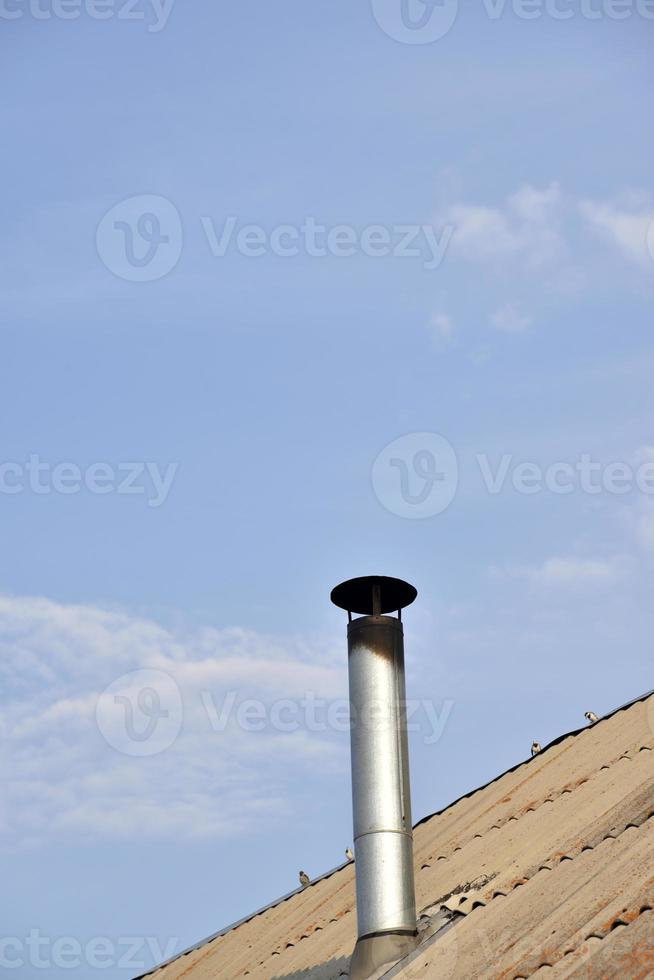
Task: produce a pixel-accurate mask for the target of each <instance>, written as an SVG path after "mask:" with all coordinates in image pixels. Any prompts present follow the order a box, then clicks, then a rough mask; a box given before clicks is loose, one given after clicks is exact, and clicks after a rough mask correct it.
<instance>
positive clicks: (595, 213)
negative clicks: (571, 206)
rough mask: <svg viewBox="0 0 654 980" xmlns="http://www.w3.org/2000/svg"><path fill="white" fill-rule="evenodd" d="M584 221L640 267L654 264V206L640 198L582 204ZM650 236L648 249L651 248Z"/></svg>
mask: <svg viewBox="0 0 654 980" xmlns="http://www.w3.org/2000/svg"><path fill="white" fill-rule="evenodd" d="M579 212H580V214H581V215H582V217H583V218H584V220H585V221H586V222H587V223H588V224H589V225H590V226H591V228H593V229H594V230H595V231H596V232H598V233H599V234H600V235H601V236H602V237H603V238H604V239H605V240H607V241H609V242H611V243H612V244H613V245H615V246H617V248H618V249H619V250H620V251H621V252H622V253H623V254H624V255H626V256H627V258H629V259H632V260H633V261H635V262H637V263H638V264H640V265H649V264H650V263H652V262H654V254H653V247H654V230H652V224H653V222H654V207H653V206H652V205H651V204H647V203H645V202H644V201H643V200H642V198H640V197H632V198H631V199H630V200H628V201H626V202H625V203H622V202H620V201H588V200H586V201H580V202H579ZM648 234H649V236H650V238H649V248H648Z"/></svg>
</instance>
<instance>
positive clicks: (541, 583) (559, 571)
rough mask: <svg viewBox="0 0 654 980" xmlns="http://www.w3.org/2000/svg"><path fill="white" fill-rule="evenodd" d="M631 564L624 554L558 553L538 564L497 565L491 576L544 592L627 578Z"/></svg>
mask: <svg viewBox="0 0 654 980" xmlns="http://www.w3.org/2000/svg"><path fill="white" fill-rule="evenodd" d="M630 567H631V560H630V559H629V558H627V557H624V556H622V555H613V556H611V557H609V558H582V557H578V556H576V555H562V556H554V557H551V558H547V559H545V560H544V561H543V562H542V563H540V564H538V565H512V566H505V567H498V566H493V567H492V568H491V569H490V574H491V577H492V578H494V579H497V580H502V579H506V578H515V579H520V580H521V581H523V582H526V583H527V584H528V586H529V587H530V589H531V590H532V592H536V593H539V594H540V593H543V592H546V591H553V592H556V591H558V590H562V591H563V592H564V593H565V592H567V591H569V590H571V589H572V590H579V589H582V590H583V589H593V590H597V589H599V590H601V589H604V588H608V587H611V586H614V585H617V584H618V583H619V582H621V581H623V580H624V579H625V578H626V576H627V574H628V572H629V569H630Z"/></svg>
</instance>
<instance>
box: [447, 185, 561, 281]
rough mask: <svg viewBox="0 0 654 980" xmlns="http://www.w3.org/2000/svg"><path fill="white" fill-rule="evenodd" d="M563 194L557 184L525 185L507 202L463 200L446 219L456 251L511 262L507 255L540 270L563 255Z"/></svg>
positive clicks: (479, 258)
mask: <svg viewBox="0 0 654 980" xmlns="http://www.w3.org/2000/svg"><path fill="white" fill-rule="evenodd" d="M563 217H564V209H563V196H562V194H561V190H560V187H559V185H558V184H557V183H552V184H550V185H549V186H548V187H545V188H542V189H539V188H536V187H532V186H531V185H525V186H523V187H521V188H519V189H518V190H517V191H516V192H515V193H514V194H511V195H510V196H509V197H508V198H507V199H506V201H505V202H504V204H503V205H501V206H499V207H489V206H488V205H480V204H463V203H457V204H453V205H451V206H450V207H449V208H447V209H446V211H445V213H444V215H443V219H444V221H445V222H447V223H448V224H452V225H454V228H455V230H454V234H453V237H452V244H451V249H452V251H453V252H454V253H455V254H459V255H460V256H461V257H462V258H464V259H467V260H469V261H473V262H491V263H492V264H495V265H497V264H500V263H505V262H506V261H507V259H511V260H512V262H516V261H517V262H518V263H519V264H520V265H526V266H529V267H532V268H540V267H541V266H543V265H549V264H552V263H553V262H556V261H558V260H560V259H561V258H563V257H564V256H565V253H566V243H565V239H564V236H563V234H562V223H563Z"/></svg>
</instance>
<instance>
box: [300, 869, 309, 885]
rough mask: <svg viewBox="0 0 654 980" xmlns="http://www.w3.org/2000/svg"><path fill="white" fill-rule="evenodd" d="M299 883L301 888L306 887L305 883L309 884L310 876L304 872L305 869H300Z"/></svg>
mask: <svg viewBox="0 0 654 980" xmlns="http://www.w3.org/2000/svg"><path fill="white" fill-rule="evenodd" d="M300 884H301V885H302V887H303V888H306V887H307V885H310V884H311V878H310V877H309V875H308V874H307V873H306V871H300Z"/></svg>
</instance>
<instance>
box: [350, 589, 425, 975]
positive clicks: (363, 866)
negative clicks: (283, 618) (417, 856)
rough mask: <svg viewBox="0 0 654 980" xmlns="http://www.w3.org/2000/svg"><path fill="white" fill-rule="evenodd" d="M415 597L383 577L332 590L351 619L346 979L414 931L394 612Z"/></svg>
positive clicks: (380, 960) (403, 947) (407, 944)
mask: <svg viewBox="0 0 654 980" xmlns="http://www.w3.org/2000/svg"><path fill="white" fill-rule="evenodd" d="M416 595H417V592H416V590H415V589H414V587H413V586H412V585H409V584H408V583H407V582H402V581H401V580H400V579H394V578H386V577H384V576H367V577H365V578H356V579H351V580H350V581H348V582H343V583H342V584H341V585H338V586H336V588H335V589H334V590H333V591H332V594H331V599H332V602H333V603H334V604H335V605H337V606H339V607H340V608H341V609H345V610H346V611H347V613H348V621H349V625H348V631H347V636H348V670H349V682H350V711H351V718H350V747H351V756H352V811H353V822H354V847H355V872H356V904H357V926H358V929H357V935H358V939H357V944H356V946H355V949H354V953H353V956H352V961H351V964H350V978H351V980H364V978H367V977H370V976H372V974H373V973H374V972H375V971H376V970H377V969H378V968H379V967H380V966H381V965H383V964H385V963H390V962H396V961H397V960H398V959H400V958H401V957H402V956H403V955H404V954H405V953H406V952H408V951H409V949H411V948H412V947H413V945H414V943H415V937H416V935H417V926H416V900H415V884H414V877H413V825H412V822H411V793H410V786H409V749H408V740H407V726H406V689H405V679H404V639H403V629H402V618H401V610H402V609H403V608H404V607H405V606H408V605H409V604H410V603H412V602H413V600H414V599H415V597H416ZM390 612H397V617H395V616H389V615H386V614H387V613H390ZM352 613H357V614H362V616H361V618H358V619H352Z"/></svg>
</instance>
